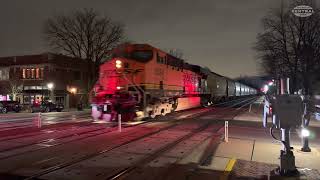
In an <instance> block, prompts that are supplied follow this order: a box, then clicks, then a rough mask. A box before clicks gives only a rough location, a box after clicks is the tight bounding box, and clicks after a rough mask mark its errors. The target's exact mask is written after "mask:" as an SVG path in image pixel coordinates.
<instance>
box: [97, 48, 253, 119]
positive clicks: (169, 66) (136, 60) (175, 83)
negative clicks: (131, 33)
mask: <svg viewBox="0 0 320 180" xmlns="http://www.w3.org/2000/svg"><path fill="white" fill-rule="evenodd" d="M93 91H94V97H93V98H92V116H93V118H94V119H104V120H110V121H112V120H117V117H118V116H117V114H119V113H120V114H121V115H122V120H132V119H141V118H145V117H149V118H155V117H156V116H158V115H161V116H164V115H166V114H168V113H171V112H173V111H179V110H184V109H189V108H194V107H197V106H200V105H202V106H208V105H211V104H213V103H216V102H220V101H225V100H228V99H235V98H238V97H240V96H249V95H255V94H257V90H256V89H254V88H251V87H249V86H247V85H244V84H241V83H239V82H236V81H234V80H232V79H230V78H227V77H224V76H221V75H218V74H216V73H214V72H211V71H210V70H209V69H207V68H202V67H200V66H198V65H193V64H189V63H186V62H185V61H184V60H182V59H179V58H176V57H174V56H172V55H170V54H168V53H166V52H164V51H161V50H160V49H157V48H154V47H152V46H150V45H148V44H125V45H121V46H119V47H118V48H116V49H114V51H113V56H112V58H111V59H110V60H108V61H106V62H105V63H104V64H102V65H101V66H100V75H99V79H98V81H97V83H96V85H95V87H94V90H93Z"/></svg>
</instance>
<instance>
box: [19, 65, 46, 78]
mask: <svg viewBox="0 0 320 180" xmlns="http://www.w3.org/2000/svg"><path fill="white" fill-rule="evenodd" d="M22 79H43V68H23V69H22Z"/></svg>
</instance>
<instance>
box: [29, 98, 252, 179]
mask: <svg viewBox="0 0 320 180" xmlns="http://www.w3.org/2000/svg"><path fill="white" fill-rule="evenodd" d="M247 101H248V100H245V101H242V102H241V103H244V102H247ZM241 103H236V104H235V105H238V104H241ZM237 112H239V109H238V110H237ZM224 113H225V112H220V113H218V114H224ZM195 121H196V120H195ZM171 122H172V121H171ZM179 122H181V121H175V123H172V125H170V126H168V127H165V128H162V129H159V130H157V131H155V132H152V133H148V134H145V135H143V136H140V137H138V138H135V139H132V140H130V141H128V142H125V143H122V144H119V145H117V146H114V147H112V148H108V149H105V150H103V151H100V152H97V153H94V154H90V155H87V156H84V157H82V158H79V159H76V160H73V161H69V162H66V163H63V164H59V165H57V166H53V167H50V168H48V169H46V170H44V171H41V172H39V173H36V174H34V175H32V176H30V177H29V178H26V179H33V178H37V177H40V176H43V175H46V174H49V173H52V172H54V171H57V170H61V169H63V168H66V167H69V166H72V165H74V164H76V163H79V162H83V161H86V160H88V159H91V158H94V157H97V156H100V155H102V154H104V153H107V152H110V151H113V150H116V149H117V148H120V147H123V146H125V145H128V144H130V143H134V142H137V141H139V140H142V139H144V138H147V137H150V136H152V135H155V134H157V133H160V132H162V131H165V130H169V129H172V128H174V127H176V126H177V125H178V124H179ZM212 123H214V122H210V123H209V124H212ZM207 126H208V124H206V125H205V126H202V127H201V128H199V129H197V130H196V131H193V132H191V133H189V134H188V135H186V136H184V137H183V138H180V139H179V140H177V141H176V142H174V143H172V144H170V146H168V147H166V148H164V149H161V151H160V150H159V152H158V153H160V152H163V151H164V150H165V149H167V148H169V147H173V146H174V145H175V144H177V143H179V142H181V141H183V140H185V139H187V138H189V137H191V136H192V135H194V134H195V133H199V132H201V130H203V128H204V127H207ZM221 127H222V126H221ZM153 156H154V157H156V156H155V155H153ZM130 169H131V168H130ZM124 172H129V171H128V169H127V168H126V170H123V171H121V172H120V174H125V173H124ZM113 177H119V173H117V174H115V175H114V176H113Z"/></svg>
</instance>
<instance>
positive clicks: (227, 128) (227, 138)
mask: <svg viewBox="0 0 320 180" xmlns="http://www.w3.org/2000/svg"><path fill="white" fill-rule="evenodd" d="M224 141H225V142H229V124H228V121H225V122H224Z"/></svg>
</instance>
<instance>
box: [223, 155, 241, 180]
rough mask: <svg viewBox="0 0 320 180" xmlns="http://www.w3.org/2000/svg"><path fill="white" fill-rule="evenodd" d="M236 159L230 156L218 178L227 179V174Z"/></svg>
mask: <svg viewBox="0 0 320 180" xmlns="http://www.w3.org/2000/svg"><path fill="white" fill-rule="evenodd" d="M236 161H237V159H236V158H234V157H233V158H231V159H230V160H229V162H228V164H227V165H226V168H225V169H224V172H223V173H222V174H221V175H220V178H219V180H228V179H229V174H230V172H231V171H232V169H233V166H234V164H235V163H236Z"/></svg>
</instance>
